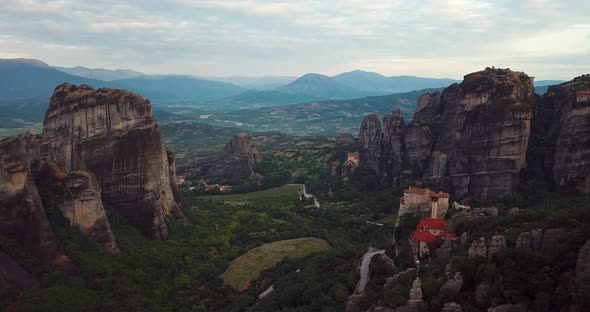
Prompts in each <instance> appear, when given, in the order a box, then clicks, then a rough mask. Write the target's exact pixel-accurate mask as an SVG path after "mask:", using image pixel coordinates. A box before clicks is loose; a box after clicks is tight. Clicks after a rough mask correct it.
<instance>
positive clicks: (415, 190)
mask: <svg viewBox="0 0 590 312" xmlns="http://www.w3.org/2000/svg"><path fill="white" fill-rule="evenodd" d="M426 192H430V190H429V189H423V188H414V187H410V188H409V189H407V190H405V191H404V193H407V194H415V195H424V194H426Z"/></svg>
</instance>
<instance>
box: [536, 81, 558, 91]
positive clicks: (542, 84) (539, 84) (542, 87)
mask: <svg viewBox="0 0 590 312" xmlns="http://www.w3.org/2000/svg"><path fill="white" fill-rule="evenodd" d="M564 82H565V81H564V80H539V81H535V93H537V94H545V93H547V90H548V89H549V86H553V85H558V84H561V83H564Z"/></svg>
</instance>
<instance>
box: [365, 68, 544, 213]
mask: <svg viewBox="0 0 590 312" xmlns="http://www.w3.org/2000/svg"><path fill="white" fill-rule="evenodd" d="M534 101H535V98H534V87H533V80H532V78H530V77H528V76H527V75H526V74H524V73H521V72H514V71H510V70H508V69H490V68H488V69H486V70H484V71H480V72H476V73H472V74H469V75H466V76H465V79H464V80H463V82H462V83H460V84H454V85H452V86H450V87H448V88H446V89H445V90H443V91H442V92H440V93H439V92H437V93H433V94H425V95H423V96H421V97H420V98H419V99H418V106H417V108H416V113H415V115H414V119H413V120H412V122H411V123H410V124H408V125H405V122H404V121H403V119H401V116H399V114H395V113H394V114H391V115H388V116H386V118H385V119H384V125H383V130H381V129H380V125H379V120H378V117H377V116H376V115H368V116H367V117H366V118H365V120H364V121H363V124H362V125H361V131H360V134H359V140H360V143H361V155H362V160H363V162H362V163H363V164H364V165H366V166H369V167H371V168H373V169H375V171H376V172H377V173H378V174H379V175H380V176H381V177H382V180H383V181H384V182H385V183H387V184H388V185H400V182H399V181H400V180H401V179H402V178H403V179H406V180H407V181H405V182H404V183H410V184H412V183H425V184H428V185H432V186H433V187H435V188H437V189H443V190H449V191H451V192H452V193H453V195H454V196H455V197H456V198H460V199H461V198H466V197H472V198H473V199H474V200H476V201H495V200H497V199H499V198H500V197H501V196H503V195H505V194H508V193H510V192H512V191H514V190H515V189H516V187H517V185H518V181H519V174H520V171H521V169H523V168H524V167H525V165H526V151H527V146H528V139H529V134H530V121H531V117H532V106H533V104H534Z"/></svg>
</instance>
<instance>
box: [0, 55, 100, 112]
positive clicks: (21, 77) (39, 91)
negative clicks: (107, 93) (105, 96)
mask: <svg viewBox="0 0 590 312" xmlns="http://www.w3.org/2000/svg"><path fill="white" fill-rule="evenodd" d="M64 82H70V83H73V84H89V85H92V86H93V87H101V86H104V85H105V82H103V81H100V80H95V79H89V78H83V77H78V76H74V75H70V74H68V73H64V72H62V71H59V70H57V69H55V68H52V67H50V66H49V65H47V64H45V63H43V62H41V61H38V60H32V59H0V100H19V99H30V98H39V99H41V100H43V101H45V102H46V103H48V102H49V97H50V96H51V94H52V93H53V90H54V89H55V87H56V86H57V85H59V84H61V83H64Z"/></svg>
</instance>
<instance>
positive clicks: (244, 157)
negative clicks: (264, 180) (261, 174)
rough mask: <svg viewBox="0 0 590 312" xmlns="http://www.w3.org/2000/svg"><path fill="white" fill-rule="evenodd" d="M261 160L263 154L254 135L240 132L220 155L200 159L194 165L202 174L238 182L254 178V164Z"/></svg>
mask: <svg viewBox="0 0 590 312" xmlns="http://www.w3.org/2000/svg"><path fill="white" fill-rule="evenodd" d="M261 160H262V154H261V153H260V151H259V150H258V148H257V147H256V144H255V143H254V141H253V140H252V137H250V136H249V135H248V134H246V133H238V134H236V135H235V136H234V137H233V138H232V140H231V141H229V142H227V144H226V145H225V147H224V149H223V151H222V153H221V154H220V155H218V156H215V157H210V158H206V159H200V160H198V161H197V162H196V163H195V164H194V167H195V168H196V169H195V170H196V171H197V172H198V174H199V175H200V176H203V177H216V178H222V179H226V180H229V181H236V182H237V181H241V180H246V179H250V178H253V177H254V176H255V173H254V165H255V164H256V163H258V162H260V161H261Z"/></svg>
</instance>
